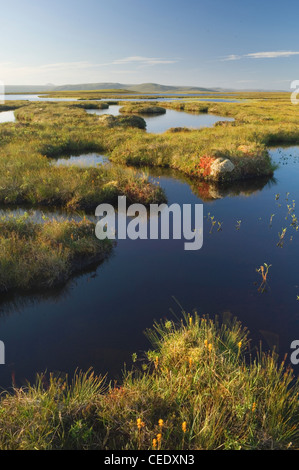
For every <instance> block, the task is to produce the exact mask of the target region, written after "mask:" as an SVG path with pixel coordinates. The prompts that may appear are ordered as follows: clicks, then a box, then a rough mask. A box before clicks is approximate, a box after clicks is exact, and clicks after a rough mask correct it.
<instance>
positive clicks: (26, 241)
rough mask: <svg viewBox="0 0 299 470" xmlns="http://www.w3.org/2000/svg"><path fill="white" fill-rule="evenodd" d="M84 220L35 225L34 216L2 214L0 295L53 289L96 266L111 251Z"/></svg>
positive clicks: (109, 243) (91, 224)
mask: <svg viewBox="0 0 299 470" xmlns="http://www.w3.org/2000/svg"><path fill="white" fill-rule="evenodd" d="M94 230H95V224H93V223H92V222H90V221H89V220H87V219H86V218H84V219H82V220H81V221H79V222H78V221H75V220H55V219H53V220H51V219H47V218H46V217H44V223H36V221H34V217H33V216H30V215H29V214H28V213H25V214H24V215H22V216H14V215H13V214H11V215H5V216H3V217H2V218H1V219H0V292H3V291H8V290H11V289H25V290H27V289H34V288H40V287H52V286H54V285H57V284H61V283H63V282H65V281H66V280H67V279H68V278H69V277H70V276H71V275H72V274H73V273H75V272H76V271H78V270H80V269H82V268H84V267H87V266H88V265H90V264H94V263H96V262H97V263H99V262H100V261H102V260H103V259H104V258H105V257H106V256H107V255H108V254H109V253H110V251H111V249H112V243H111V242H110V241H109V240H104V241H100V240H98V239H97V238H96V237H95V233H94Z"/></svg>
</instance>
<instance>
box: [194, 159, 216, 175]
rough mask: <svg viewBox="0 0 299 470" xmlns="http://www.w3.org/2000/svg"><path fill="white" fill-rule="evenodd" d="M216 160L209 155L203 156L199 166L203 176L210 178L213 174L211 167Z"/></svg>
mask: <svg viewBox="0 0 299 470" xmlns="http://www.w3.org/2000/svg"><path fill="white" fill-rule="evenodd" d="M215 160H216V159H215V158H214V157H209V156H208V155H203V156H202V157H201V159H200V162H199V164H198V168H199V173H200V174H201V175H202V176H209V175H210V173H211V165H212V163H214V161H215Z"/></svg>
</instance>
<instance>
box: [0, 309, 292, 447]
mask: <svg viewBox="0 0 299 470" xmlns="http://www.w3.org/2000/svg"><path fill="white" fill-rule="evenodd" d="M148 334H149V336H150V338H151V340H152V342H153V347H154V349H152V350H150V351H148V352H147V353H146V359H144V360H142V362H141V363H140V367H139V371H137V370H135V371H133V372H130V373H126V374H125V376H124V379H123V383H122V384H121V386H112V385H106V386H105V384H104V382H103V378H101V377H95V376H94V375H93V373H90V372H88V373H86V374H83V373H78V374H76V375H75V377H74V379H73V381H72V382H71V383H69V382H68V380H65V379H62V378H54V377H53V376H52V375H51V376H50V378H49V379H46V377H45V376H40V377H39V379H38V381H37V383H36V385H34V386H29V387H28V388H27V389H15V390H14V392H13V394H7V393H4V394H3V396H2V399H1V402H0V448H1V449H106V450H115V449H117V450H132V449H134V450H135V449H138V450H140V449H145V450H151V449H152V450H169V449H175V450H179V449H185V450H195V449H223V450H227V449H288V448H298V430H297V423H298V382H296V381H295V380H294V378H293V375H292V371H291V370H289V369H286V368H285V367H284V364H279V363H278V361H277V358H276V356H275V355H274V354H263V353H260V354H259V355H257V356H256V358H255V359H253V358H251V359H250V356H249V354H248V351H249V338H248V332H247V331H246V330H245V329H243V328H242V327H241V325H240V323H239V322H237V321H235V320H234V321H233V322H232V323H230V324H222V325H220V324H219V323H218V322H217V321H212V320H210V319H209V318H200V317H199V316H197V315H193V316H191V315H185V319H184V321H182V322H181V323H180V324H178V325H176V324H174V323H173V322H171V321H166V322H163V323H160V324H156V325H155V326H154V329H153V330H152V331H150V332H148ZM134 356H135V357H134V360H135V361H136V360H137V359H136V355H134Z"/></svg>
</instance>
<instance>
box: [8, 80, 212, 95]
mask: <svg viewBox="0 0 299 470" xmlns="http://www.w3.org/2000/svg"><path fill="white" fill-rule="evenodd" d="M91 90H126V91H129V92H134V93H167V92H168V93H177V92H179V93H180V92H181V93H188V92H195V93H196V92H201V91H203V92H215V89H212V88H202V87H194V86H170V85H159V84H158V83H141V84H139V85H132V84H131V85H130V84H125V83H112V82H111V83H108V82H103V83H102V82H100V83H79V84H77V85H61V86H55V85H51V84H50V85H45V86H41V85H37V86H34V85H26V86H22V85H8V86H6V89H5V91H6V93H31V92H32V93H34V92H36V93H43V92H48V91H91Z"/></svg>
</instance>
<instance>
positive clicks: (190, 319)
mask: <svg viewBox="0 0 299 470" xmlns="http://www.w3.org/2000/svg"><path fill="white" fill-rule="evenodd" d="M192 321H193V319H192V317H189V325H190V326H191V325H192Z"/></svg>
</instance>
